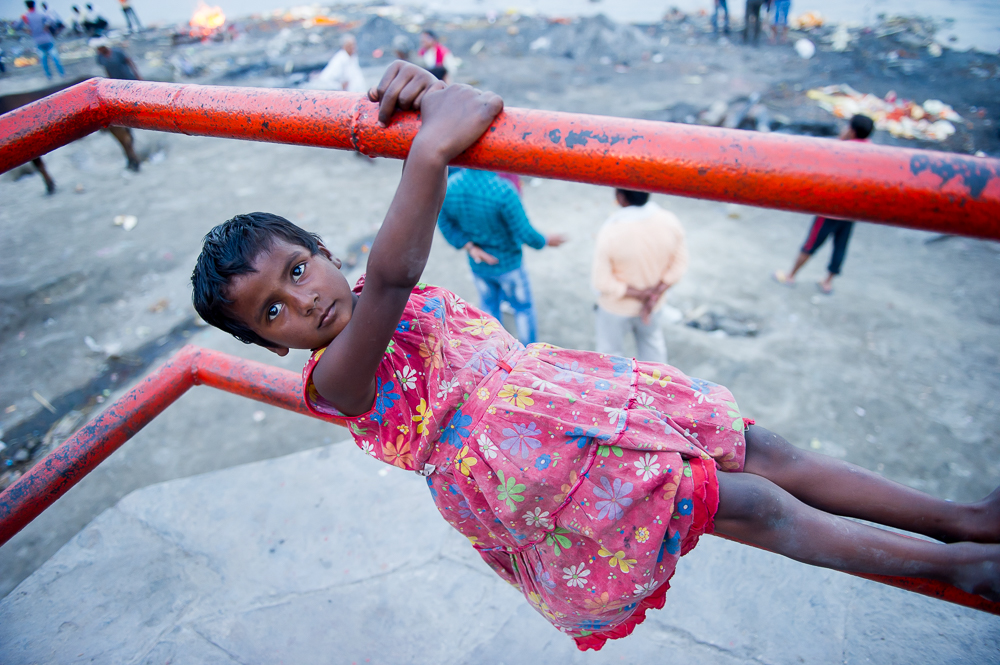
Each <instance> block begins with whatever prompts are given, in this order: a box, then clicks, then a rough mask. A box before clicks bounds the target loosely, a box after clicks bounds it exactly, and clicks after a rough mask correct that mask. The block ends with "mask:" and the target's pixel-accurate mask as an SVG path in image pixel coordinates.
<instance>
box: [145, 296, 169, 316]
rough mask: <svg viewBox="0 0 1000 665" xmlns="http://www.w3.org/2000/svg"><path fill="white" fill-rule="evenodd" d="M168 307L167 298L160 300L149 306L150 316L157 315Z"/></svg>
mask: <svg viewBox="0 0 1000 665" xmlns="http://www.w3.org/2000/svg"><path fill="white" fill-rule="evenodd" d="M169 306H170V299H169V298H160V299H159V300H157V301H156V302H155V303H153V304H152V305H150V306H149V311H150V313H152V314H157V313H159V312H162V311H163V310H165V309H166V308H167V307H169Z"/></svg>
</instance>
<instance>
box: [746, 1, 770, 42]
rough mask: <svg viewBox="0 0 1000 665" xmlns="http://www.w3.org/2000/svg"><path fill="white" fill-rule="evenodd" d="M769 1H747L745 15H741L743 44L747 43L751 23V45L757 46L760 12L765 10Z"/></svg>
mask: <svg viewBox="0 0 1000 665" xmlns="http://www.w3.org/2000/svg"><path fill="white" fill-rule="evenodd" d="M770 4H771V0H747V7H746V13H745V14H744V15H743V43H744V44H746V43H747V38H748V37H749V34H750V22H751V21H753V45H754V46H756V45H757V41H758V39H759V38H760V10H761V8H765V9H766V8H767V7H769V6H770Z"/></svg>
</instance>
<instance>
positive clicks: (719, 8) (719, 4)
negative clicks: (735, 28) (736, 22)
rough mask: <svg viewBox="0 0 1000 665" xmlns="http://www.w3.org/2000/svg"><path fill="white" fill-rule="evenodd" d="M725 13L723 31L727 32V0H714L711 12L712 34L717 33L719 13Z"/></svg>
mask: <svg viewBox="0 0 1000 665" xmlns="http://www.w3.org/2000/svg"><path fill="white" fill-rule="evenodd" d="M720 13H725V15H726V23H725V28H724V29H723V31H724V32H725V33H726V34H727V35H728V34H729V5H728V0H715V11H714V12H712V34H714V35H717V34H719V14H720Z"/></svg>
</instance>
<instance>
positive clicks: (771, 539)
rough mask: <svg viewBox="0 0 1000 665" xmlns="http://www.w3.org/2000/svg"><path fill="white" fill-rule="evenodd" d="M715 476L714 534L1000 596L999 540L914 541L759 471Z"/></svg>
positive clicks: (822, 561)
mask: <svg viewBox="0 0 1000 665" xmlns="http://www.w3.org/2000/svg"><path fill="white" fill-rule="evenodd" d="M718 477H719V510H718V512H717V513H716V515H715V531H716V532H717V533H720V534H722V535H726V536H731V537H733V538H737V539H739V540H742V541H744V542H747V543H750V544H753V545H757V546H759V547H763V548H766V549H768V550H771V551H772V552H776V553H778V554H783V555H784V556H787V557H789V558H792V559H795V560H796V561H801V562H803V563H808V564H812V565H814V566H822V567H824V568H833V569H835V570H842V571H844V572H851V573H868V574H873V575H900V576H906V577H924V578H929V579H936V580H940V581H943V582H947V583H949V584H952V585H954V586H956V587H958V588H960V589H963V590H965V591H968V592H970V593H975V594H979V595H982V596H984V597H986V598H989V599H990V600H1000V545H984V544H980V543H954V544H950V545H946V544H943V543H935V542H930V541H926V540H918V539H916V538H910V537H908V536H903V535H900V534H896V533H893V532H891V531H885V530H883V529H878V528H876V527H872V526H868V525H866V524H861V523H858V522H854V521H852V520H848V519H844V518H843V517H838V516H836V515H831V514H829V513H825V512H823V511H821V510H817V509H815V508H812V507H810V506H807V505H806V504H804V503H802V502H801V501H799V500H798V499H796V498H795V497H794V496H792V495H791V494H789V493H788V492H786V491H785V490H783V489H782V488H780V487H778V486H777V485H775V484H774V483H773V482H771V481H770V480H768V479H766V478H762V477H760V476H756V475H753V474H749V473H720V474H719V476H718Z"/></svg>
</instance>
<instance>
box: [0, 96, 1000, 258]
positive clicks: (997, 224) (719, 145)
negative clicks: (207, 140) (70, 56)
mask: <svg viewBox="0 0 1000 665" xmlns="http://www.w3.org/2000/svg"><path fill="white" fill-rule="evenodd" d="M107 125H122V126H125V127H136V128H140V129H155V130H160V131H166V132H177V133H182V134H196V135H202V136H219V137H228V138H238V139H246V140H252V141H269V142H274V143H291V144H298V145H308V146H321V147H327V148H339V149H343V150H359V151H361V152H363V153H365V154H367V155H372V156H378V157H395V158H399V159H402V158H405V157H406V154H407V152H408V150H409V146H410V142H411V141H412V139H413V136H414V135H415V134H416V132H417V129H418V128H419V119H418V117H417V116H416V115H414V114H412V113H405V114H399V115H398V116H397V117H396V118H394V120H393V122H392V123H391V124H390V126H389V127H388V128H383V127H380V126H379V124H378V118H377V113H376V106H375V105H374V104H372V103H371V102H369V101H367V99H365V98H364V97H363V96H362V95H358V94H350V93H341V92H322V91H306V90H282V89H256V88H231V87H215V86H198V85H176V84H171V83H153V82H148V81H113V80H107V79H91V80H90V81H87V82H85V83H81V84H79V85H76V86H73V87H72V88H69V89H67V90H64V91H62V92H60V93H57V94H55V95H52V96H51V97H47V98H45V99H43V100H40V101H37V102H35V103H33V104H29V105H27V106H23V107H21V108H19V109H16V110H14V111H11V112H10V113H7V114H4V115H0V172H3V171H7V170H9V169H11V168H13V167H15V166H17V165H19V164H23V163H25V162H27V161H29V160H31V159H32V158H34V157H38V156H40V155H43V154H45V153H47V152H49V151H50V150H53V149H55V148H57V147H59V146H62V145H65V144H67V143H69V142H70V141H73V140H76V139H78V138H81V137H82V136H85V135H87V134H89V133H91V132H93V131H95V130H97V129H99V128H101V127H105V126H107ZM455 164H457V165H464V166H472V167H477V168H483V169H488V170H494V171H511V172H514V173H521V174H525V175H535V176H542V177H547V178H559V179H563V180H575V181H580V182H588V183H593V184H598V185H610V186H619V187H628V188H631V189H642V190H648V191H654V192H662V193H665V194H677V195H681V196H692V197H697V198H703V199H712V200H716V201H731V202H734V203H743V204H748V205H754V206H762V207H766V208H780V209H784V210H793V211H798V212H806V213H813V214H820V215H825V216H830V217H837V218H842V219H856V220H866V221H872V222H881V223H884V224H893V225H897V226H905V227H909V228H915V229H924V230H928V231H938V232H941V233H954V234H961V235H968V236H977V237H981V238H994V239H1000V160H996V159H987V158H977V157H967V156H962V155H956V154H952V153H943V152H930V151H922V150H908V149H904V148H889V147H884V146H878V145H872V144H862V143H858V142H846V141H830V140H826V139H815V138H809V137H802V136H787V135H781V134H762V133H757V132H747V131H740V130H727V129H718V128H714V127H698V126H693V125H681V124H674V123H665V122H652V121H645V120H633V119H628V118H610V117H603V116H588V115H579V114H571V113H554V112H549V111H529V110H524V109H515V108H511V109H507V110H506V111H504V113H502V114H501V115H500V116H499V117H498V118H497V120H496V121H495V122H494V123H493V126H492V127H491V128H490V130H489V131H488V132H487V133H486V135H485V136H483V138H482V139H480V141H479V142H478V143H476V144H475V145H474V146H472V147H471V148H470V149H469V150H467V151H466V152H465V153H464V154H463V155H462V156H461V157H460V158H459V159H457V160H456V161H455Z"/></svg>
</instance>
